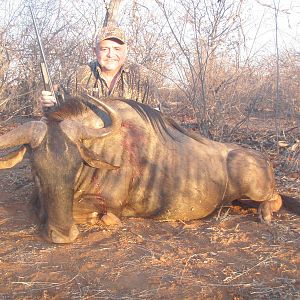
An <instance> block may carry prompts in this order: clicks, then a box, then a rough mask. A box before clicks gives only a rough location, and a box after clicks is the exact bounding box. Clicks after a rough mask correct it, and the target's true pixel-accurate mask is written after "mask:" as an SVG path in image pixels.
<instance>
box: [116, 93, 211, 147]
mask: <svg viewBox="0 0 300 300" xmlns="http://www.w3.org/2000/svg"><path fill="white" fill-rule="evenodd" d="M122 101H123V102H126V103H127V104H128V105H130V106H131V107H132V108H133V109H134V110H135V111H137V112H138V114H139V115H140V116H141V118H143V119H144V120H145V121H147V122H150V124H151V126H152V128H153V129H154V130H155V131H156V132H157V133H159V134H160V135H161V136H162V137H163V138H164V139H166V136H168V137H170V138H171V139H173V140H176V141H179V142H180V140H179V138H178V136H177V135H176V134H175V133H174V131H172V130H170V129H169V128H173V129H175V132H178V131H179V132H180V133H182V134H183V135H185V136H188V137H190V138H192V139H194V140H195V141H197V142H200V143H202V144H207V139H206V138H205V137H202V136H201V135H199V134H196V133H193V132H189V131H188V130H186V129H185V128H183V127H182V126H180V125H179V124H178V123H177V122H176V121H175V120H174V119H172V118H170V117H168V116H166V115H163V114H162V113H161V112H160V111H158V110H156V109H153V108H152V107H150V106H149V105H146V104H144V103H141V102H137V101H134V100H125V99H124V100H122Z"/></svg>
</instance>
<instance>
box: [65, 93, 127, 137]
mask: <svg viewBox="0 0 300 300" xmlns="http://www.w3.org/2000/svg"><path fill="white" fill-rule="evenodd" d="M88 97H89V98H90V99H92V100H93V101H92V102H93V103H94V104H96V105H100V106H101V107H102V108H103V109H104V110H105V111H106V112H107V113H108V115H109V117H110V118H111V121H112V125H111V126H110V127H104V128H90V127H87V126H84V125H82V124H81V123H80V122H77V121H73V120H64V121H62V122H61V123H60V127H61V128H62V130H63V131H64V132H65V133H66V134H67V136H68V137H69V138H70V139H71V140H73V141H74V142H77V141H78V140H85V139H93V138H102V137H105V136H107V135H108V134H111V133H112V132H115V131H118V130H119V129H120V127H121V124H122V120H121V118H120V116H119V114H118V113H117V112H116V110H115V109H113V108H112V107H111V106H109V105H107V104H106V103H105V102H103V101H101V100H99V99H97V98H95V97H93V96H90V95H88Z"/></svg>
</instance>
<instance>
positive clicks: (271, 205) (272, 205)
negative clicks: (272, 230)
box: [258, 194, 282, 224]
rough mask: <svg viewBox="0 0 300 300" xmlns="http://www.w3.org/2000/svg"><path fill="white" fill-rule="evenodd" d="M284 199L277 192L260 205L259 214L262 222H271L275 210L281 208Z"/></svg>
mask: <svg viewBox="0 0 300 300" xmlns="http://www.w3.org/2000/svg"><path fill="white" fill-rule="evenodd" d="M281 205H282V199H281V196H280V195H279V194H276V195H275V196H274V197H273V198H272V199H271V200H268V201H264V202H262V203H261V204H260V205H259V208H258V214H259V219H260V221H261V222H262V223H267V224H270V222H271V220H272V214H273V212H276V211H278V210H279V209H280V207H281Z"/></svg>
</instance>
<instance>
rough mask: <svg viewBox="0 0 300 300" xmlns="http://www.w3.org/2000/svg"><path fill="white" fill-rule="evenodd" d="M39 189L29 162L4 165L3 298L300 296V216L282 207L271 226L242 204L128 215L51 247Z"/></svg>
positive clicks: (0, 209)
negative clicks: (36, 196) (166, 215)
mask: <svg viewBox="0 0 300 300" xmlns="http://www.w3.org/2000/svg"><path fill="white" fill-rule="evenodd" d="M279 180H280V178H279ZM293 180H294V181H293V182H294V186H298V187H299V178H296V179H293ZM282 182H283V185H282V186H280V189H281V191H282V192H285V191H286V190H287V189H288V188H287V187H286V186H284V184H285V182H286V181H282ZM32 187H33V183H32V180H31V174H30V167H29V165H28V158H26V159H25V160H24V161H23V162H22V163H20V164H19V165H18V166H16V167H15V168H14V169H11V170H2V171H0V278H1V280H0V299H236V300H237V299H300V271H299V266H300V251H299V246H300V240H299V233H300V217H299V216H297V215H294V214H292V213H288V212H287V211H285V210H281V211H280V212H279V213H277V214H276V216H275V217H274V222H273V224H272V226H270V227H269V226H266V225H263V224H260V223H259V222H258V218H257V214H256V210H255V209H253V208H248V209H246V208H244V209H243V208H239V207H224V208H222V209H221V210H219V211H217V212H216V213H215V214H213V215H212V216H210V217H209V218H206V219H204V220H198V221H192V222H187V223H183V222H168V223H166V222H158V221H153V220H143V219H123V220H122V222H123V224H122V226H120V227H110V228H107V227H105V226H103V225H98V226H96V225H94V226H87V225H86V226H80V231H81V235H80V237H79V238H78V240H76V242H75V243H73V244H70V245H54V244H49V243H47V242H45V241H44V240H43V239H42V238H41V236H40V230H39V226H38V223H37V220H36V219H35V217H34V216H33V215H32V213H31V211H30V206H29V201H30V199H31V193H32ZM295 191H299V189H298V188H296V189H295V188H294V189H293V190H292V191H290V194H292V196H294V197H296V198H297V197H298V195H296V192H295ZM298 201H300V200H299V198H298Z"/></svg>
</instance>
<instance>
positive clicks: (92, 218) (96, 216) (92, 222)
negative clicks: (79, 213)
mask: <svg viewBox="0 0 300 300" xmlns="http://www.w3.org/2000/svg"><path fill="white" fill-rule="evenodd" d="M98 221H99V214H98V213H97V212H93V213H91V214H89V215H88V219H87V223H88V224H90V225H95V224H96V223H98Z"/></svg>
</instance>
